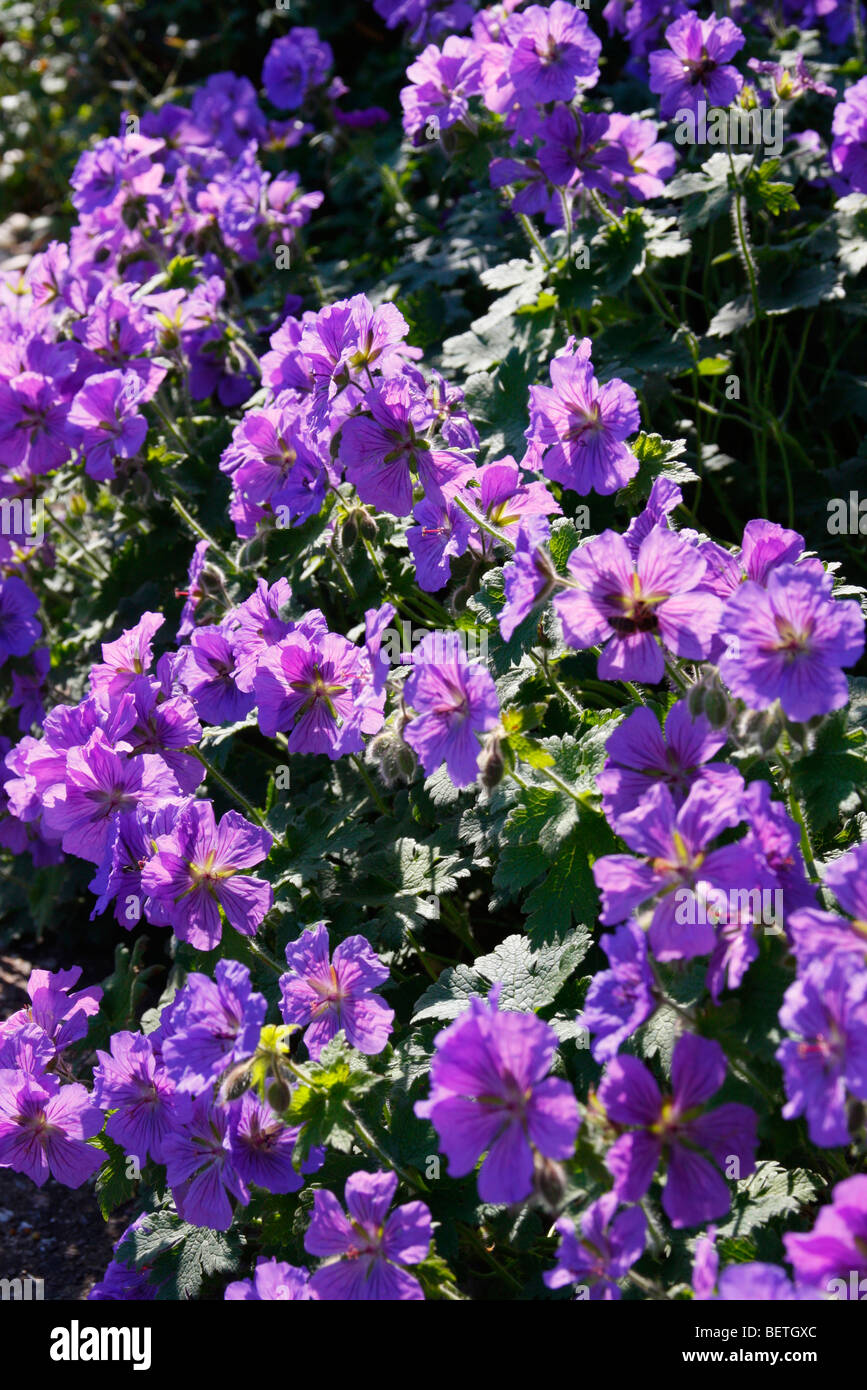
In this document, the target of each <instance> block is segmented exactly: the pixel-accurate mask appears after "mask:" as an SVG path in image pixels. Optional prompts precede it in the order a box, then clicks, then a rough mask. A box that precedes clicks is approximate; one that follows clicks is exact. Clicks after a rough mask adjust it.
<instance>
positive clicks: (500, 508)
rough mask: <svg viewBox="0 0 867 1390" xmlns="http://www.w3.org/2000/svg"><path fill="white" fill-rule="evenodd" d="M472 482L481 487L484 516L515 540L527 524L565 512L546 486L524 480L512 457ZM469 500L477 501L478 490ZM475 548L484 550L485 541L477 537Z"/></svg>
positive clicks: (484, 470)
mask: <svg viewBox="0 0 867 1390" xmlns="http://www.w3.org/2000/svg"><path fill="white" fill-rule="evenodd" d="M472 482H473V484H475V483H478V485H479V492H478V500H479V502H480V503H481V510H482V512H483V514H484V515H485V516H486V517H487V519H488V520H489V521H491V522H493V524H494V526H496V527H498V528H499V530H501V531H504V532H505V534H506V535H507V536H509V537H510V538H511V539H512V540H514V539H515V537H516V536H517V533H518V530H519V529H520V527H521V525H522V524H523V523H524V522H526V521H528V520H530V519H531V518H534V517H551V516H557V515H559V513H560V512H561V510H562V508H561V507H560V503H559V502H558V501H557V499H556V498H555V497H554V496H553V494H552V493H551V492H549V491H548V488H547V487H546V486H545V484H544V483H542V482H538V481H533V482H526V481H525V480H524V474H523V473H522V471H521V469H520V468H519V467H518V465H517V464H516V462H515V460H514V459H513V458H512V455H511V454H506V455H505V457H504V458H501V459H498V460H496V462H494V463H488V464H485V466H484V468H480V469H479V470H478V472H477V473H476V475H475V478H473V479H472ZM467 496H468V497H469V498H471V499H474V498H475V496H476V493H475V489H474V488H472V489H470V490H469V491H468V493H467ZM474 547H475V548H477V549H478V548H482V539H480V538H478V537H476V538H475V539H474Z"/></svg>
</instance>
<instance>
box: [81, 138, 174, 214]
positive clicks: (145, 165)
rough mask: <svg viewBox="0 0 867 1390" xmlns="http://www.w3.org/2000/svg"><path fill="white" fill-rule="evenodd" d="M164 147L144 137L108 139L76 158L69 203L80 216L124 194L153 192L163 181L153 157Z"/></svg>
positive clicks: (161, 171)
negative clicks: (70, 202)
mask: <svg viewBox="0 0 867 1390" xmlns="http://www.w3.org/2000/svg"><path fill="white" fill-rule="evenodd" d="M162 148H163V142H162V140H149V139H148V138H147V137H146V136H144V135H127V136H125V138H124V139H122V140H118V139H117V138H116V137H115V136H110V137H109V138H108V139H106V140H100V142H99V144H98V145H96V146H95V148H94V149H92V150H85V151H84V153H83V154H82V155H81V156H80V157H79V160H78V163H77V164H76V166H75V168H74V170H73V171H72V175H71V177H70V180H69V182H70V183H71V184H72V187H73V190H74V192H73V194H72V203H73V206H74V207H75V208H76V209H77V210H78V212H79V213H85V214H86V213H92V212H96V211H98V210H99V209H100V208H108V207H111V205H112V204H113V203H114V201H115V199H117V198H118V197H119V196H120V195H121V194H122V193H123V192H127V193H131V194H137V193H153V192H154V191H155V190H156V189H157V188H159V186H160V184H161V182H162V178H163V166H162V165H161V164H156V163H154V161H153V158H152V156H153V155H155V154H157V153H158V152H159V151H160V150H162Z"/></svg>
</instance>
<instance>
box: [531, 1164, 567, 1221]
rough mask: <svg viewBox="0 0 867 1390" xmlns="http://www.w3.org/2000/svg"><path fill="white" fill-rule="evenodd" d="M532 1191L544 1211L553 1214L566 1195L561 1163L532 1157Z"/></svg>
mask: <svg viewBox="0 0 867 1390" xmlns="http://www.w3.org/2000/svg"><path fill="white" fill-rule="evenodd" d="M533 1191H534V1193H535V1195H536V1196H537V1197H538V1199H539V1201H540V1203H541V1205H542V1206H543V1207H544V1208H545V1209H546V1211H550V1212H554V1211H557V1209H558V1208H559V1207H560V1205H561V1203H562V1201H563V1198H564V1197H565V1195H566V1170H565V1168H564V1167H563V1165H562V1163H555V1162H554V1161H553V1159H550V1158H543V1157H542V1155H541V1154H540V1153H538V1152H537V1153H536V1154H535V1155H534V1162H533Z"/></svg>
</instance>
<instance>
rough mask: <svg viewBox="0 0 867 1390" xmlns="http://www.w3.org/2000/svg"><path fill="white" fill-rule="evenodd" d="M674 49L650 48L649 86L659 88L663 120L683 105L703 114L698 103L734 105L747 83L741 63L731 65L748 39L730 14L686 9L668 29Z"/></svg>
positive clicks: (669, 42) (680, 109)
mask: <svg viewBox="0 0 867 1390" xmlns="http://www.w3.org/2000/svg"><path fill="white" fill-rule="evenodd" d="M665 40H666V43H667V44H668V46H669V48H670V49H671V52H669V53H667V52H666V51H665V49H661V50H658V51H657V52H655V53H651V54H650V58H649V62H650V90H651V91H652V92H658V93H659V94H660V103H659V114H660V116H662V118H663V119H664V120H668V119H669V117H671V116H674V115H676V114H678V113H679V112H681V111H692V112H694V113H695V114H696V115H697V114H698V103H699V102H700V101H704V102H706V104H707V105H708V106H709V107H712V106H730V105H731V103H732V102H733V101H734V99H735V97H736V96H737V94H738V92H739V91H740V89H741V87H742V86H743V81H744V80H743V78H742V77H741V75H740V73H739V72H738V70H737V68H734V67H731V66H730V65H729V59H730V58H733V57H734V55H735V54H736V53H737V52H738V50H739V49H741V48H743V46H744V43H745V42H746V40H745V39H744V36H743V34H742V33H741V31H740V29H739V28H738V26H737V25H736V24H735V23H733V21H732V20H730V19H717V17H716V16H715V15H711V17H710V18H709V19H699V17H698V15H697V14H692V13H689V14H685V15H682V16H681V18H680V19H676V20H675V22H674V23H673V24H670V25H669V26H668V28H667V29H666V31H665Z"/></svg>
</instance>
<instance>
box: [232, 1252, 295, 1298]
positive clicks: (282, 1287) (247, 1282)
mask: <svg viewBox="0 0 867 1390" xmlns="http://www.w3.org/2000/svg"><path fill="white" fill-rule="evenodd" d="M316 1297H317V1295H316V1294H315V1293H314V1292H313V1289H312V1288H311V1286H310V1271H309V1270H308V1269H303V1268H299V1267H298V1266H297V1265H287V1264H285V1263H284V1262H283V1261H282V1260H275V1259H273V1258H271V1259H270V1260H266V1259H265V1258H264V1256H261V1255H260V1257H259V1259H258V1260H257V1261H256V1272H255V1274H254V1275H253V1278H252V1279H237V1280H236V1281H235V1282H234V1283H232V1284H227V1285H226V1292H225V1293H224V1294H223V1298H224V1299H229V1300H235V1301H241V1300H243V1301H246V1302H248V1303H249V1302H251V1301H255V1300H258V1299H272V1298H273V1299H285V1300H290V1299H294V1300H304V1299H311V1298H316Z"/></svg>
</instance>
